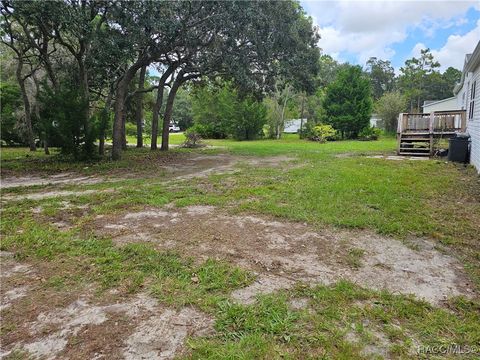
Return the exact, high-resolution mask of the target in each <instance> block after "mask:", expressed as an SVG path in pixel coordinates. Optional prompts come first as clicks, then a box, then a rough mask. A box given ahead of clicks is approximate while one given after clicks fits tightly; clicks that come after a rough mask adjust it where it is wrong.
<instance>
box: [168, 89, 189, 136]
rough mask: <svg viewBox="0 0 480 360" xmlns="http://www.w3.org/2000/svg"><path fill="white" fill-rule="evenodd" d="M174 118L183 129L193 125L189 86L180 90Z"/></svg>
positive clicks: (174, 106)
mask: <svg viewBox="0 0 480 360" xmlns="http://www.w3.org/2000/svg"><path fill="white" fill-rule="evenodd" d="M172 118H173V120H174V121H175V123H176V124H177V125H178V127H179V128H180V130H182V131H183V130H185V129H187V128H189V127H190V126H192V125H193V112H192V97H191V95H190V91H189V89H188V88H186V89H183V88H180V89H179V90H178V92H177V96H176V97H175V104H174V105H173V115H172Z"/></svg>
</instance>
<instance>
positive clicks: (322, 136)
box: [308, 125, 337, 143]
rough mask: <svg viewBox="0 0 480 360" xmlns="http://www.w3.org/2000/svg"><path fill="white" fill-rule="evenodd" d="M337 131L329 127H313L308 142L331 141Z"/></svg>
mask: <svg viewBox="0 0 480 360" xmlns="http://www.w3.org/2000/svg"><path fill="white" fill-rule="evenodd" d="M336 134H337V131H336V130H335V129H334V128H333V127H332V126H331V125H316V126H314V127H313V129H312V132H311V134H310V136H309V137H308V138H309V139H310V140H313V141H318V142H321V143H324V142H326V141H327V140H331V139H333V138H334V137H335V135H336Z"/></svg>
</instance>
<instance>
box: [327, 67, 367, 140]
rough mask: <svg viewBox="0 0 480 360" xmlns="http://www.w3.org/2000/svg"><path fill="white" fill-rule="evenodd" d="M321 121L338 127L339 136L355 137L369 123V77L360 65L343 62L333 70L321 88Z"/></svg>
mask: <svg viewBox="0 0 480 360" xmlns="http://www.w3.org/2000/svg"><path fill="white" fill-rule="evenodd" d="M323 105H324V108H325V113H326V114H325V120H324V121H325V122H326V123H327V124H330V125H332V126H333V127H334V128H335V129H336V130H338V131H339V132H340V134H341V136H342V138H344V137H347V138H351V139H355V138H357V136H358V135H359V133H360V131H361V130H362V129H363V128H364V127H366V126H368V125H369V123H370V115H371V113H372V97H371V89H370V80H369V79H367V78H366V77H365V76H364V75H363V73H362V69H361V67H360V66H346V67H344V68H342V69H341V70H340V71H338V73H337V77H336V79H335V81H334V82H332V83H330V84H329V85H328V86H327V88H326V92H325V100H324V102H323Z"/></svg>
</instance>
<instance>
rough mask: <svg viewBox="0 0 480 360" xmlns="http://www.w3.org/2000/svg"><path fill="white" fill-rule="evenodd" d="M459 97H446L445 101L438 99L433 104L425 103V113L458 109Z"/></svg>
mask: <svg viewBox="0 0 480 360" xmlns="http://www.w3.org/2000/svg"><path fill="white" fill-rule="evenodd" d="M458 109H459V107H458V104H457V98H456V97H452V98H450V99H445V100H443V101H436V102H434V103H431V104H427V105H423V112H424V113H431V112H434V111H448V110H458Z"/></svg>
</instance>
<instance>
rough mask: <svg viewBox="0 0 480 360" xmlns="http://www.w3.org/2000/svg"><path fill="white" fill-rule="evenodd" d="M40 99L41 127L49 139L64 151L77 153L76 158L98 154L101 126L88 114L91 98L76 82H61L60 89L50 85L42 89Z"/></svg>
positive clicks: (71, 153) (74, 154) (64, 152)
mask: <svg viewBox="0 0 480 360" xmlns="http://www.w3.org/2000/svg"><path fill="white" fill-rule="evenodd" d="M39 100H40V103H41V105H42V110H41V111H40V122H41V124H40V127H41V130H42V131H43V132H44V133H45V134H47V136H48V138H49V139H50V138H52V137H53V138H54V140H55V143H56V144H58V146H59V147H60V148H61V151H62V153H63V154H67V155H73V157H74V158H75V159H76V160H83V159H89V158H92V157H94V156H95V155H94V150H95V146H94V141H95V139H96V138H97V136H96V130H97V129H95V126H92V125H93V119H91V118H90V117H89V115H88V100H87V99H85V98H83V97H82V95H81V93H80V91H79V89H78V87H77V86H76V84H74V83H72V82H68V81H65V82H61V84H60V88H59V89H58V91H56V92H54V91H53V90H52V89H50V88H46V89H45V90H44V91H42V92H40V95H39ZM50 145H53V144H50Z"/></svg>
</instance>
